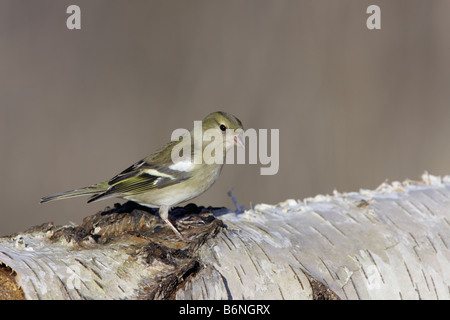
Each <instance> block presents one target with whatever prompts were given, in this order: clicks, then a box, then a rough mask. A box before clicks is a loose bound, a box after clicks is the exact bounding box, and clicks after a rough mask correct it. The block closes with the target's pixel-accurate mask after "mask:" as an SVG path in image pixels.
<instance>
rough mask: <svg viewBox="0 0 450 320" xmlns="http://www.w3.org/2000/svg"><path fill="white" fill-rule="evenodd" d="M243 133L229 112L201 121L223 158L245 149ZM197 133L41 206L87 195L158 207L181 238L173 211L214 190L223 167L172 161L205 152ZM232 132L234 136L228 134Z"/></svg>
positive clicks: (50, 199)
mask: <svg viewBox="0 0 450 320" xmlns="http://www.w3.org/2000/svg"><path fill="white" fill-rule="evenodd" d="M242 129H243V127H242V123H241V121H240V120H239V119H238V118H236V117H235V116H233V115H232V114H229V113H226V112H221V111H219V112H214V113H211V114H209V115H208V116H207V117H205V118H204V119H203V120H202V130H203V132H205V131H207V130H211V131H210V132H212V133H213V134H217V136H218V137H219V136H220V137H221V138H222V140H221V141H220V142H221V143H222V144H221V147H222V148H223V157H224V158H225V154H226V152H227V151H228V149H230V148H231V147H233V145H235V144H237V145H241V146H243V140H242ZM194 130H195V129H192V130H191V131H190V135H189V136H190V139H180V140H179V141H171V142H170V143H168V144H167V145H165V146H164V147H162V148H161V149H159V150H157V151H156V152H155V153H153V154H151V155H149V156H148V157H146V158H144V159H142V160H141V161H138V162H136V163H135V164H133V165H132V166H130V167H129V168H127V169H125V170H124V171H122V172H121V173H119V174H118V175H116V176H114V177H113V178H112V179H110V180H109V181H105V182H102V183H98V184H94V185H92V186H89V187H85V188H81V189H76V190H71V191H66V192H62V193H58V194H54V195H51V196H46V197H43V198H42V199H41V203H44V202H48V201H53V200H60V199H68V198H73V197H78V196H84V195H90V196H91V197H90V198H89V200H88V202H93V201H97V200H102V199H107V198H110V197H119V198H123V199H127V200H132V201H135V202H137V203H139V204H141V205H144V206H148V207H159V208H160V216H161V218H162V219H163V220H164V221H166V222H167V223H168V225H169V226H170V227H171V228H172V229H173V230H174V232H175V233H176V234H177V235H178V236H179V237H180V238H182V236H181V234H180V233H179V232H178V230H177V229H176V228H175V227H174V226H173V225H172V224H171V223H170V221H169V219H168V212H169V210H170V208H171V207H173V206H175V205H177V204H179V203H181V202H184V201H187V200H190V199H192V198H195V197H197V196H199V195H200V194H202V193H203V192H205V191H206V190H207V189H208V188H209V187H211V185H212V184H213V183H214V182H215V181H216V180H217V179H218V177H219V175H220V171H221V169H222V166H223V163H224V161H222V162H221V163H211V164H207V163H205V162H204V161H202V162H201V163H195V162H194V161H192V159H190V160H189V159H184V160H180V161H178V162H174V161H173V159H172V150H173V149H174V148H175V147H183V146H186V147H190V148H189V149H190V150H191V151H192V152H194V150H195V146H196V145H197V146H198V145H200V146H201V149H202V151H204V150H205V148H207V146H208V145H209V144H210V143H211V141H208V140H205V139H203V136H196V135H195V132H194ZM230 131H234V132H233V133H232V134H228V133H229V132H230ZM215 142H216V141H215Z"/></svg>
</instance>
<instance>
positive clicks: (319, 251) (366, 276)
mask: <svg viewBox="0 0 450 320" xmlns="http://www.w3.org/2000/svg"><path fill="white" fill-rule="evenodd" d="M172 215H173V216H174V221H175V223H176V226H177V228H178V229H179V230H181V232H182V233H183V234H184V235H185V237H187V238H188V239H189V241H187V242H182V241H179V240H178V238H177V237H176V235H175V234H174V233H173V232H172V231H171V230H170V229H169V228H167V227H166V225H165V224H164V223H162V222H161V221H160V219H159V218H158V217H157V216H155V211H153V210H151V209H149V208H145V207H141V206H138V205H136V204H134V203H132V202H127V203H125V204H124V205H116V206H115V207H114V208H112V209H111V208H107V209H106V210H105V211H103V212H99V213H97V214H95V215H93V216H89V217H86V218H85V219H84V221H83V223H82V224H81V225H80V226H75V225H73V226H63V227H58V226H54V225H53V224H52V223H46V224H42V225H40V226H37V227H33V228H30V229H28V230H27V231H25V232H23V233H20V234H15V235H11V236H6V237H1V238H0V298H2V299H19V298H20V297H24V298H26V299H450V289H449V288H450V249H449V246H450V223H449V221H450V178H448V177H444V178H440V177H435V176H431V175H428V174H425V175H424V176H423V180H422V181H419V182H414V181H409V180H408V181H405V182H403V183H398V182H394V183H392V184H386V183H384V184H382V185H381V186H380V187H379V188H377V189H376V190H374V191H368V190H361V191H360V192H353V193H338V192H335V193H334V194H333V195H326V196H322V195H319V196H316V197H314V198H309V199H305V200H303V201H297V200H287V201H285V202H283V203H279V204H277V205H266V204H259V205H256V206H255V207H254V208H252V209H251V210H247V211H245V212H243V213H235V212H232V211H230V210H228V209H226V208H203V207H197V206H195V205H188V206H186V207H184V208H177V209H176V210H174V212H173V213H172ZM14 292H15V293H17V295H15V294H14Z"/></svg>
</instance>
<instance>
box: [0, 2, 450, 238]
mask: <svg viewBox="0 0 450 320" xmlns="http://www.w3.org/2000/svg"><path fill="white" fill-rule="evenodd" d="M70 4H77V5H79V6H80V7H81V27H82V29H81V30H79V31H76V30H75V31H70V30H68V29H67V28H66V19H67V17H68V14H66V8H67V7H68V6H69V5H70ZM370 4H377V5H379V6H380V7H381V19H382V21H381V26H382V29H381V30H374V31H372V30H368V29H367V28H366V19H367V17H368V14H366V8H367V7H368V6H369V5H370ZM449 15H450V1H448V0H441V1H438V0H434V1H421V0H417V1H413V0H397V1H360V0H340V1H332V0H328V1H323V0H308V1H302V0H291V1H288V0H276V1H274V0H270V1H269V0H223V1H218V0H207V1H206V0H202V1H198V0H189V1H184V0H157V1H149V0H142V1H136V0H133V1H125V0H123V1H111V0H108V1H103V0H96V1H79V0H76V1H70V2H68V1H43V0H40V1H23V0H10V1H6V0H0V152H1V156H0V168H1V169H0V172H1V186H0V194H1V212H0V234H8V233H12V232H16V231H22V230H24V229H26V228H27V227H30V226H32V225H36V224H40V223H43V222H46V221H50V220H52V221H54V222H55V223H57V224H65V223H68V222H69V221H74V222H76V223H80V222H81V220H82V218H83V217H85V216H87V215H90V214H93V213H95V212H96V211H97V210H100V209H102V208H104V207H105V206H107V205H112V204H113V203H114V202H115V201H114V200H106V201H104V202H99V203H95V204H90V205H87V204H86V200H87V199H86V198H75V199H70V200H64V201H59V202H52V203H48V204H45V205H40V204H39V203H38V202H39V199H40V197H42V196H44V195H48V194H51V193H56V192H60V191H65V190H68V189H72V188H76V187H81V186H86V185H89V184H92V183H96V182H100V181H103V180H106V179H109V178H111V177H112V176H113V175H115V174H116V173H118V172H119V171H120V170H123V169H125V168H126V167H128V166H129V165H131V164H132V163H134V162H135V161H137V160H140V159H141V158H143V157H144V156H146V155H148V154H149V153H150V152H152V151H154V150H155V149H156V148H158V147H160V146H161V145H163V144H164V143H166V142H167V141H168V140H169V139H170V135H171V133H172V130H173V129H175V128H188V129H190V128H191V127H192V125H193V121H194V120H200V119H202V118H203V117H204V116H205V115H206V114H208V113H210V112H212V111H216V110H224V111H228V112H231V113H233V114H235V115H237V116H238V117H239V118H240V119H241V120H242V122H243V123H244V125H245V126H246V128H257V129H258V128H268V129H270V128H277V129H280V140H281V142H280V169H279V172H278V174H277V175H274V176H261V175H259V167H260V166H259V165H229V166H226V167H225V168H224V171H223V172H222V177H221V179H220V180H219V181H218V182H217V183H216V184H215V185H214V186H213V187H212V188H211V189H210V190H209V191H208V192H207V193H205V194H204V195H203V196H201V197H199V198H197V199H195V201H194V202H195V203H197V204H200V205H214V206H228V207H230V208H232V207H233V205H232V202H231V200H230V198H229V197H228V196H227V191H229V190H230V189H231V188H232V187H235V190H234V194H235V195H236V196H237V198H238V199H239V202H240V204H242V205H246V206H247V207H248V206H249V203H250V202H251V203H260V202H266V203H277V202H280V201H283V200H285V199H288V198H294V199H303V198H305V197H309V196H313V195H315V194H318V193H331V192H332V191H333V190H334V189H337V190H339V191H357V190H359V188H375V187H377V186H378V185H379V184H380V183H381V182H383V181H384V180H385V179H389V180H390V181H391V180H403V179H405V178H412V179H418V178H419V177H420V175H421V174H422V173H423V172H424V171H425V170H428V171H429V172H430V173H433V174H446V173H447V174H448V173H450V139H449V137H450V122H449V119H450V105H449V101H450V86H449V84H450V81H449V80H450V58H449V57H450V36H449V34H450V33H449V30H450V19H449V18H448V17H449Z"/></svg>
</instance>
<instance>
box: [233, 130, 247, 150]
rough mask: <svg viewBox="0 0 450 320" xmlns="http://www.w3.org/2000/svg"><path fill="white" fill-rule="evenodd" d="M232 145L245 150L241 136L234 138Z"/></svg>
mask: <svg viewBox="0 0 450 320" xmlns="http://www.w3.org/2000/svg"><path fill="white" fill-rule="evenodd" d="M234 144H235V145H236V146H238V147H241V148H243V149H245V140H244V136H243V135H242V134H237V135H235V136H234Z"/></svg>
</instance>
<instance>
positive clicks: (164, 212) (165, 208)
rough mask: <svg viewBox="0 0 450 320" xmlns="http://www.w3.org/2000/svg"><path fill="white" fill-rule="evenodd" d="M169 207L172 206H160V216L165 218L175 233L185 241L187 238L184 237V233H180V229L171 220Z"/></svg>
mask: <svg viewBox="0 0 450 320" xmlns="http://www.w3.org/2000/svg"><path fill="white" fill-rule="evenodd" d="M169 209H170V208H169V207H168V206H161V207H160V208H159V216H160V217H161V219H163V220H164V222H165V223H167V224H168V225H169V227H170V228H171V229H172V230H173V232H175V234H176V235H177V236H178V238H180V239H181V240H183V241H185V240H186V238H185V237H183V235H182V234H181V233H180V231H178V230H177V228H175V226H174V225H173V224H172V222H170V220H169Z"/></svg>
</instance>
